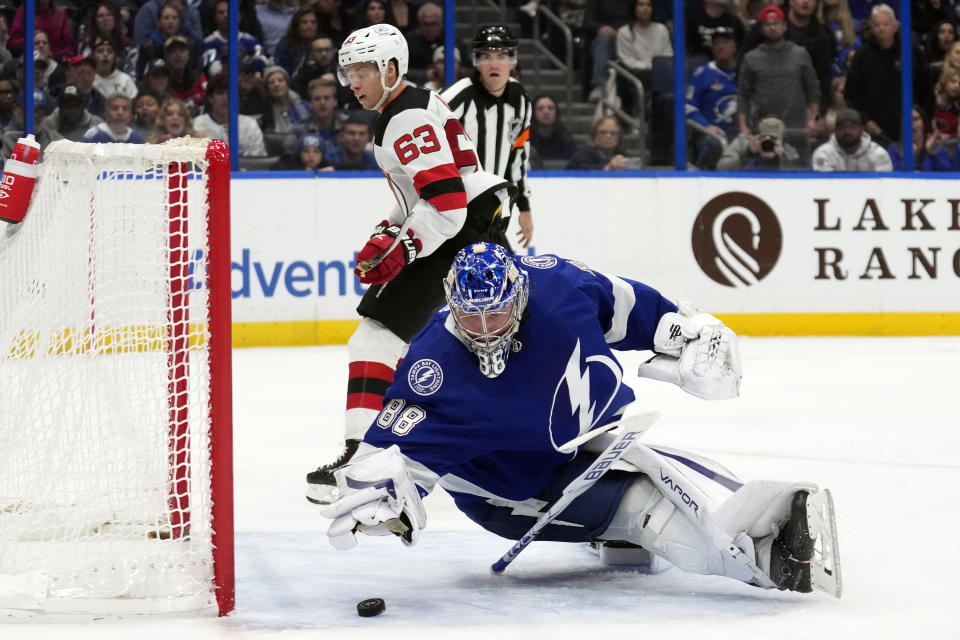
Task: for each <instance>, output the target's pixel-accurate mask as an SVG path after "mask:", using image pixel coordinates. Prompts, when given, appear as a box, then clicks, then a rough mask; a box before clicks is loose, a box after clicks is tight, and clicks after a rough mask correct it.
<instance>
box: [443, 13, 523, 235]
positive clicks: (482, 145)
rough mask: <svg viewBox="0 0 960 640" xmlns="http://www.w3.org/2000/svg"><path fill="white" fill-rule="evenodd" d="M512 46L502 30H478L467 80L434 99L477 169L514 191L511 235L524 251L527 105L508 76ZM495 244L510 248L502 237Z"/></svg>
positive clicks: (520, 89)
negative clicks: (461, 134)
mask: <svg viewBox="0 0 960 640" xmlns="http://www.w3.org/2000/svg"><path fill="white" fill-rule="evenodd" d="M517 44H518V40H517V38H516V37H515V36H514V35H513V34H512V33H511V32H510V29H508V28H507V27H505V26H504V25H501V24H488V25H485V26H482V27H480V29H479V30H478V31H477V34H476V36H474V38H473V64H474V72H473V75H472V76H471V77H469V78H463V79H462V80H458V81H457V82H455V83H453V84H452V85H450V86H449V87H447V88H446V89H445V90H444V91H443V92H441V94H440V96H441V97H442V98H443V99H444V101H446V103H447V104H448V105H450V108H451V109H452V110H453V113H454V115H456V116H457V118H459V119H460V122H461V124H462V125H463V129H464V131H466V133H467V135H468V136H470V138H471V139H472V140H473V142H474V144H475V145H476V147H477V153H478V154H479V156H480V164H481V165H483V169H484V170H485V171H487V172H489V173H493V174H496V175H498V176H500V177H502V178H504V179H505V180H509V181H510V182H512V183H513V184H514V185H515V186H516V187H517V191H518V192H519V197H518V198H517V207H518V209H519V210H520V215H519V219H518V222H519V223H520V231H518V232H517V236H519V238H520V246H521V247H523V248H524V249H525V248H527V247H529V246H530V241H531V240H532V239H533V217H532V216H531V214H530V186H529V185H528V184H527V171H528V170H529V168H530V119H531V117H532V115H533V105H532V104H531V102H530V98H528V97H527V92H526V91H525V90H524V88H523V85H522V84H520V83H519V82H518V81H517V80H515V79H513V78H512V77H510V72H511V71H513V70H514V69H515V68H516V66H517ZM500 241H501V243H502V244H503V245H504V246H505V247H507V248H508V249H510V244H509V242H508V241H507V238H506V236H505V235H504V237H503V238H502V239H501V240H500Z"/></svg>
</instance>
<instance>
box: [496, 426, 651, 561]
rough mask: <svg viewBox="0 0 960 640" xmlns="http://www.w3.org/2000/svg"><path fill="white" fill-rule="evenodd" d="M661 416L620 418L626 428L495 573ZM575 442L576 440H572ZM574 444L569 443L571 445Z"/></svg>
mask: <svg viewBox="0 0 960 640" xmlns="http://www.w3.org/2000/svg"><path fill="white" fill-rule="evenodd" d="M659 418H660V414H659V413H657V412H655V411H652V412H650V413H641V414H637V415H635V416H629V417H625V418H623V419H622V420H621V421H620V426H621V427H623V430H622V431H621V432H620V433H619V434H618V435H617V436H616V437H615V438H614V439H613V441H612V442H611V443H610V444H609V445H607V448H606V449H604V450H603V452H601V453H600V455H599V456H597V459H596V460H595V461H594V462H593V464H591V465H590V466H589V467H588V468H587V469H586V471H584V472H583V473H581V474H580V475H579V476H577V477H576V478H575V479H574V480H573V481H572V482H571V483H570V484H568V485H567V486H566V488H564V490H563V494H562V495H561V496H560V498H558V499H557V501H556V502H554V503H553V506H552V507H550V509H549V510H547V512H546V513H545V514H543V515H542V516H540V517H539V518H538V519H537V521H536V522H534V523H533V526H532V527H530V530H529V531H527V532H526V533H525V534H523V536H521V537H520V539H519V540H517V542H516V543H515V544H514V545H513V546H512V547H510V550H509V551H507V552H506V553H505V554H503V556H502V557H501V558H500V559H499V560H497V561H496V562H494V563H493V564H492V565H490V571H492V572H493V573H494V574H495V575H500V574H502V573H503V572H504V570H506V568H507V566H508V565H509V564H510V563H511V562H513V561H514V560H516V559H517V556H518V555H520V552H521V551H523V550H524V549H526V548H527V547H528V546H529V545H530V543H531V542H533V541H534V540H536V539H537V536H539V535H540V533H541V532H542V531H543V530H544V529H545V528H546V527H547V525H549V524H550V523H551V522H553V521H554V520H556V518H557V516H559V515H560V514H561V513H562V512H563V510H564V509H566V508H567V507H568V506H570V503H571V502H573V501H574V500H576V499H577V498H578V497H579V496H581V495H582V494H583V493H584V492H586V491H587V490H588V489H589V488H590V487H592V486H593V485H594V484H596V482H597V480H599V479H600V478H601V477H602V476H603V474H605V473H606V472H607V471H608V470H609V469H610V467H611V466H613V463H614V462H616V461H617V460H619V459H620V458H621V457H622V456H623V454H624V453H625V452H626V451H627V449H629V448H630V447H631V446H632V445H633V444H634V443H635V442H637V439H638V438H639V437H640V436H641V435H642V434H643V432H644V431H646V430H647V429H649V428H650V425H652V424H653V423H654V422H656V421H657V420H658V419H659ZM571 442H573V441H571ZM569 444H570V443H568V445H569Z"/></svg>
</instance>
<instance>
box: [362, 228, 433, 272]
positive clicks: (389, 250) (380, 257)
mask: <svg viewBox="0 0 960 640" xmlns="http://www.w3.org/2000/svg"><path fill="white" fill-rule="evenodd" d="M400 230H401V228H400V226H398V225H395V224H390V223H389V222H387V221H386V220H383V221H381V222H380V224H378V225H377V226H376V227H375V228H374V230H373V235H372V236H370V239H369V240H367V244H365V245H363V248H362V249H360V252H359V253H358V254H357V268H356V269H354V270H353V272H354V273H355V274H357V277H358V278H360V281H361V282H363V283H364V284H383V283H385V282H389V281H391V280H393V279H394V278H395V277H396V275H397V274H398V273H400V270H401V269H403V268H404V267H405V266H407V265H408V264H410V263H411V262H413V260H414V259H416V257H417V254H418V253H420V251H421V249H423V243H421V242H420V240H419V239H417V238H415V237H414V236H413V231H411V230H410V229H407V232H406V233H405V234H404V235H403V236H401V235H400ZM398 237H399V238H400V239H399V240H397V238H398Z"/></svg>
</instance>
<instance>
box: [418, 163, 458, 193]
mask: <svg viewBox="0 0 960 640" xmlns="http://www.w3.org/2000/svg"><path fill="white" fill-rule="evenodd" d="M451 178H456V179H457V180H459V179H460V171H458V170H457V165H455V164H453V163H452V162H448V163H447V164H441V165H439V166H437V167H432V168H430V169H424V170H423V171H418V172H417V175H415V176H413V188H414V189H416V190H417V194H419V195H420V197H421V198H423V197H425V196H424V195H423V189H424V187H426V186H427V185H429V184H430V183H431V182H437V181H439V180H450V179H451ZM460 189H461V190H463V184H462V183H461V185H460Z"/></svg>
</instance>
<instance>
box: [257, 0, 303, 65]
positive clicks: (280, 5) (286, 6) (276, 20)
mask: <svg viewBox="0 0 960 640" xmlns="http://www.w3.org/2000/svg"><path fill="white" fill-rule="evenodd" d="M297 5H298V3H297V2H296V0H267V2H265V3H263V4H258V5H257V18H259V19H260V25H261V26H262V27H263V48H264V50H265V51H266V52H267V56H268V57H273V55H274V52H275V51H276V48H277V43H279V42H280V39H281V38H283V34H284V33H285V32H286V30H287V26H288V25H289V24H290V19H291V18H292V17H293V14H295V13H296V12H297Z"/></svg>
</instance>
